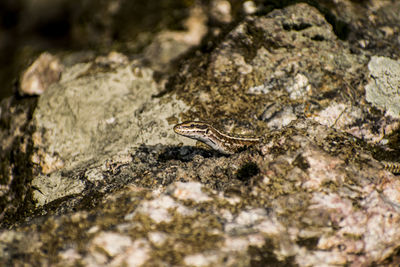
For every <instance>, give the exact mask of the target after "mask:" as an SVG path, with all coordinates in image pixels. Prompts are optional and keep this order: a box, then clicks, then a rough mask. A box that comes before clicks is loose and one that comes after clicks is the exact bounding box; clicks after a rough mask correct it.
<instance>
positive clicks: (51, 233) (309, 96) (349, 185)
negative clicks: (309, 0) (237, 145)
mask: <svg viewBox="0 0 400 267" xmlns="http://www.w3.org/2000/svg"><path fill="white" fill-rule="evenodd" d="M211 2H212V4H210V5H212V12H210V13H207V12H206V11H204V10H203V11H201V9H196V10H195V11H193V10H192V11H191V12H189V14H191V15H190V16H192V17H189V20H186V21H189V22H191V23H194V24H191V26H190V27H194V28H196V27H199V28H201V29H202V30H204V28H203V27H205V23H204V16H208V18H209V19H210V21H211V22H212V23H210V25H208V26H207V27H208V30H209V33H208V35H207V36H206V37H205V38H207V40H209V41H208V42H205V43H203V45H202V46H201V47H198V48H197V49H195V47H194V45H195V44H198V39H196V38H195V37H196V36H193V32H192V31H191V30H190V29H193V28H190V27H188V29H184V30H182V31H180V32H179V31H176V32H174V33H171V31H168V32H167V33H165V32H164V33H165V34H164V35H162V34H161V33H160V36H161V37H163V38H161V37H160V38H159V39H157V38H155V41H154V42H156V43H157V42H158V41H157V40H163V42H168V39H169V38H172V40H171V42H170V43H164V44H163V45H156V44H155V43H153V44H151V45H150V46H149V47H148V49H147V50H146V49H145V50H144V52H143V53H144V54H142V55H141V56H142V57H146V56H149V55H154V53H155V51H157V49H161V50H162V52H163V53H162V55H163V56H166V55H169V53H168V51H169V49H171V48H173V47H174V44H176V42H178V41H180V40H186V41H187V42H186V43H185V44H186V45H189V46H190V48H192V49H194V50H193V51H192V53H189V54H187V55H186V58H185V59H186V60H185V61H181V62H180V65H181V66H180V69H179V71H177V72H176V73H173V75H171V76H168V77H164V79H157V78H156V76H157V75H156V74H155V72H154V71H155V70H158V71H160V70H161V69H163V68H167V67H168V66H171V65H170V64H172V61H174V60H177V59H179V56H178V57H177V55H182V54H180V53H183V51H185V52H187V51H189V50H188V49H187V48H188V47H185V48H184V49H183V48H182V47H177V50H176V51H174V53H172V52H171V53H170V54H171V58H169V59H168V57H167V59H166V58H163V60H162V61H161V62H160V64H159V65H157V61H156V60H154V59H153V60H152V61H151V62H150V63H149V62H148V63H149V64H147V66H145V64H144V62H142V61H140V60H137V58H140V57H139V56H136V59H130V58H129V57H128V56H127V55H124V54H121V53H116V52H113V53H110V54H109V55H108V56H103V57H97V58H94V59H92V60H90V61H88V62H87V61H86V62H80V63H76V64H70V65H68V64H66V67H65V68H64V69H63V70H62V73H61V79H60V81H58V82H56V83H55V84H53V85H52V86H51V87H50V88H48V89H47V90H46V91H45V92H44V93H43V94H42V95H41V96H40V97H39V99H38V100H37V103H36V102H35V103H34V104H36V105H33V107H32V108H31V110H30V113H28V114H29V116H27V115H26V114H25V113H23V112H22V111H21V110H24V109H23V108H20V112H17V111H18V110H17V111H15V106H18V105H21V104H20V103H18V102H15V101H14V102H13V101H8V102H3V103H2V106H1V108H2V109H1V114H0V115H1V116H2V122H3V125H2V130H1V132H0V133H1V134H2V137H4V138H3V139H2V142H3V143H2V144H4V146H2V150H1V152H2V154H1V156H2V159H7V160H8V161H4V162H6V164H4V163H3V165H1V169H0V170H1V171H2V174H8V176H6V175H4V177H5V178H2V180H1V181H2V185H1V187H0V189H1V190H2V191H1V193H2V194H1V195H0V197H1V199H0V200H1V203H0V204H1V205H2V207H4V210H3V212H2V213H1V215H2V218H1V225H2V226H3V228H2V229H1V230H0V262H1V263H5V264H6V265H7V264H8V265H17V266H18V265H26V266H38V265H42V266H43V265H48V266H76V265H82V266H338V265H339V266H341V265H345V266H371V265H374V266H397V265H398V263H399V261H400V258H399V256H398V251H399V248H400V241H399V240H400V231H399V229H400V208H399V207H400V180H399V179H398V176H395V175H394V174H392V173H390V172H388V171H386V170H384V168H383V165H382V164H381V162H380V161H381V160H394V161H396V160H399V158H400V154H399V148H398V147H399V140H400V139H399V137H398V136H399V119H398V118H396V116H395V114H394V113H393V112H394V111H393V110H395V108H396V107H393V105H395V104H393V101H392V100H393V99H395V98H396V97H398V96H399V95H398V92H397V91H396V90H391V89H393V88H397V87H395V86H393V87H390V88H388V86H389V85H390V84H392V82H391V81H392V80H391V79H389V78H387V77H389V76H390V77H391V78H393V77H397V76H396V75H398V73H397V70H396V68H392V67H391V66H394V65H395V64H398V63H394V62H398V61H395V59H396V57H398V56H396V55H397V54H396V53H398V51H397V52H396V51H395V49H394V47H397V49H398V47H399V43H397V46H396V44H392V45H391V46H389V47H384V48H383V47H382V50H379V49H378V48H379V47H381V46H379V44H380V42H379V40H378V39H377V37H376V36H375V35H371V36H369V34H368V33H371V32H376V29H372V28H371V27H372V26H373V25H374V23H376V24H379V25H380V26H379V27H380V29H384V32H385V33H386V35H385V36H383V37H382V40H381V42H386V41H388V40H393V39H391V38H392V37H393V35H391V33H393V34H394V33H397V32H398V26H391V25H400V24H396V21H397V20H398V17H395V16H388V17H386V18H387V19H388V22H386V24H385V20H384V19H383V18H382V17H381V16H383V15H384V14H388V12H389V10H393V12H394V10H397V11H400V7H399V5H397V4H396V3H393V2H390V1H382V2H377V1H368V3H366V1H345V0H341V1H335V3H332V6H333V7H331V9H329V11H327V10H326V7H325V8H324V6H323V5H322V4H321V5H315V6H310V5H307V4H304V3H301V4H295V5H289V6H286V7H279V8H275V9H274V10H272V11H271V10H269V9H268V8H267V7H263V6H257V5H255V4H254V5H249V4H248V3H247V4H246V7H243V10H242V11H241V12H242V13H240V14H242V15H243V16H242V17H241V18H240V19H238V20H234V19H235V18H236V17H235V14H236V13H235V12H234V11H236V9H235V8H234V6H233V5H232V6H231V8H232V9H231V8H228V7H227V4H228V5H230V4H229V2H228V1H219V0H215V1H211ZM396 8H397V9H396ZM246 10H247V11H246ZM356 11H358V12H361V13H362V14H361V15H360V14H359V13H357V12H356ZM202 12H204V13H202ZM389 13H390V12H389ZM398 13H399V12H397V14H398ZM216 14H222V15H223V17H221V19H220V20H218V19H217V17H218V16H217V15H216ZM222 15H221V16H222ZM190 18H192V19H193V20H190ZM213 18H214V19H213ZM365 20H369V22H368V23H367V22H366V21H365ZM360 21H364V22H365V24H364V26H365V27H364V28H363V27H362V25H360V24H359V22H360ZM229 22H232V24H231V27H229V28H228V29H229V30H228V31H226V32H224V31H223V30H222V29H223V27H221V28H218V25H220V24H224V23H229ZM196 23H198V24H197V25H196ZM341 23H343V25H345V26H346V27H345V28H346V29H347V31H348V32H347V37H346V36H344V35H343V34H344V32H345V31H341V29H342V30H343V29H344V28H340V25H342V24H341ZM392 23H393V24H392ZM355 30H359V33H362V35H363V40H364V41H363V42H361V39H360V42H356V41H355V35H356V32H355ZM201 34H204V32H203V31H202V32H201ZM201 36H203V35H201ZM167 37H168V38H167ZM190 38H195V41H193V42H190V40H191V39H190ZM197 38H200V39H201V37H199V36H197ZM393 38H394V37H393ZM372 44H375V45H376V46H374V47H373V46H371V45H372ZM374 49H377V50H374ZM380 52H381V53H380ZM378 55H379V57H378ZM390 56H392V57H393V58H394V59H390V58H389V57H390ZM379 62H391V63H393V64H392V65H391V64H385V66H382V64H381V63H379ZM156 65H157V66H156ZM384 70H387V71H386V72H385V71H384ZM166 72H168V71H166ZM388 73H389V74H390V75H389V74H388ZM385 77H386V78H385ZM167 78H168V81H166V80H165V79H167ZM376 81H383V82H379V86H374V85H377V84H376ZM374 82H375V83H374ZM377 88H378V89H379V91H380V92H385V90H386V91H387V90H391V91H390V92H391V93H392V94H393V96H391V97H390V96H389V98H387V101H385V98H384V97H383V98H380V99H377V97H376V96H375V95H374V96H372V95H371V92H374V93H376V92H377V90H378V89H377ZM371 90H372V91H371ZM371 96H372V98H371ZM385 96H386V97H387V94H385ZM375 100H376V101H375ZM391 101H392V102H391ZM382 102H383V104H381V103H382ZM4 108H7V110H9V111H8V112H7V113H5V112H3V110H4ZM10 111H14V112H10ZM18 114H23V115H18ZM6 115H7V116H9V117H11V116H19V120H15V121H14V122H13V123H5V122H7V120H6V119H5V117H6ZM187 119H191V120H196V119H199V120H206V121H208V122H209V123H212V124H215V126H217V127H218V128H220V129H223V130H224V131H227V132H230V133H232V134H252V135H257V136H260V137H261V138H262V142H261V143H260V144H259V145H257V146H255V147H252V148H250V149H247V150H244V151H242V152H240V153H236V154H233V155H230V156H225V155H220V154H218V153H216V152H213V151H210V150H207V149H204V148H202V147H196V146H195V145H194V141H192V140H189V139H186V138H184V137H181V136H177V135H175V134H174V133H173V130H172V127H173V125H174V124H175V123H178V122H180V121H184V120H187ZM7 127H8V128H7ZM3 129H8V130H3ZM11 131H13V132H19V135H15V134H14V135H13V134H11ZM21 136H22V137H21ZM23 144H25V146H23ZM11 151H14V152H13V153H14V154H12V152H11ZM7 155H8V156H7ZM9 155H14V158H13V157H11V156H9ZM19 158H23V159H24V161H25V162H26V163H27V164H26V165H27V167H28V168H25V169H23V168H21V167H19V166H20V165H18V166H16V165H15V163H16V162H15V159H19ZM19 162H21V161H19ZM21 170H25V171H26V175H22V174H24V173H23V172H21ZM21 177H25V180H23V179H22V178H21ZM17 182H18V183H20V182H24V183H23V184H24V186H23V187H22V188H20V187H15V184H16V183H17ZM16 188H18V189H19V191H17V190H16ZM18 193H21V194H22V195H19V194H18ZM7 201H8V202H7Z"/></svg>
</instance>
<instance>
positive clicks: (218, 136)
mask: <svg viewBox="0 0 400 267" xmlns="http://www.w3.org/2000/svg"><path fill="white" fill-rule="evenodd" d="M174 132H175V133H177V134H179V135H183V136H185V137H189V138H192V139H195V140H198V141H201V142H203V143H205V144H206V145H208V146H210V147H211V148H212V149H214V150H216V151H218V152H220V153H222V154H225V155H231V154H234V153H236V152H239V151H241V150H242V149H244V148H246V147H249V146H252V145H255V144H258V143H260V142H261V138H257V137H245V136H233V135H229V134H227V133H224V132H222V131H220V130H217V129H216V128H215V127H213V126H212V125H211V124H209V123H207V122H203V121H186V122H183V123H180V124H177V125H175V126H174ZM381 164H382V165H383V169H385V170H387V171H390V172H392V173H394V174H399V173H400V163H398V162H387V161H381Z"/></svg>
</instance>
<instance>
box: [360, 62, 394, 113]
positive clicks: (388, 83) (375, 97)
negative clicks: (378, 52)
mask: <svg viewBox="0 0 400 267" xmlns="http://www.w3.org/2000/svg"><path fill="white" fill-rule="evenodd" d="M368 68H369V71H370V76H371V81H370V82H369V83H368V84H367V86H366V87H365V94H366V97H367V101H368V102H370V103H371V104H372V105H374V106H375V107H377V108H379V109H382V110H384V111H386V115H387V116H392V117H394V118H400V61H398V60H397V61H396V60H392V59H390V58H385V57H372V58H371V61H370V62H369V63H368Z"/></svg>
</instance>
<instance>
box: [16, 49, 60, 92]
mask: <svg viewBox="0 0 400 267" xmlns="http://www.w3.org/2000/svg"><path fill="white" fill-rule="evenodd" d="M62 69H63V65H62V64H61V62H60V60H59V59H58V58H57V57H56V56H53V55H51V54H50V53H43V54H41V55H40V56H39V57H38V58H37V59H36V60H35V61H34V62H33V63H32V65H31V66H29V67H28V68H27V69H26V70H25V71H24V72H23V74H22V76H21V79H20V86H19V93H20V94H21V95H41V94H43V92H44V91H46V90H47V88H49V86H50V85H52V84H53V83H56V82H58V80H59V79H60V75H61V72H62Z"/></svg>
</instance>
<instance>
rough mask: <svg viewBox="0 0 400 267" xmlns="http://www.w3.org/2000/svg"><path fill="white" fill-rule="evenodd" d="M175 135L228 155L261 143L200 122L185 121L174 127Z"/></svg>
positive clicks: (252, 138)
mask: <svg viewBox="0 0 400 267" xmlns="http://www.w3.org/2000/svg"><path fill="white" fill-rule="evenodd" d="M174 131H175V133H177V134H180V135H183V136H186V137H189V138H192V139H195V140H199V141H201V142H203V143H205V144H207V145H209V146H210V147H212V148H213V149H214V150H216V151H218V152H220V153H222V154H225V155H230V154H234V153H236V152H238V151H240V150H242V149H244V148H246V147H248V146H252V145H255V144H257V143H259V142H260V141H261V139H260V138H255V137H245V136H240V137H239V136H238V137H237V136H232V135H228V134H226V133H224V132H222V131H219V130H217V129H215V128H214V127H213V126H211V125H210V124H208V123H206V122H202V121H186V122H183V123H180V124H177V125H175V126H174Z"/></svg>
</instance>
